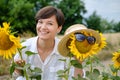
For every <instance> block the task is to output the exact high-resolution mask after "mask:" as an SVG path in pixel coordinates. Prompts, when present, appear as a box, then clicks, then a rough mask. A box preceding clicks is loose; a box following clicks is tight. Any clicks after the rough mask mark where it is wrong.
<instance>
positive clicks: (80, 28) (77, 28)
mask: <svg viewBox="0 0 120 80" xmlns="http://www.w3.org/2000/svg"><path fill="white" fill-rule="evenodd" d="M81 32H86V33H87V34H92V36H93V37H95V39H96V43H97V44H99V43H100V40H101V39H100V35H99V33H98V32H97V31H95V30H93V29H87V27H86V26H84V25H82V24H74V25H72V26H70V27H69V28H68V29H67V30H66V31H65V34H64V36H63V38H62V39H61V40H60V42H59V44H58V51H59V53H60V54H61V55H62V56H65V57H66V56H67V55H68V53H69V52H70V50H69V48H68V45H69V44H70V42H71V39H70V36H71V34H74V33H81Z"/></svg>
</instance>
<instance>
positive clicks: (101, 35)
mask: <svg viewBox="0 0 120 80" xmlns="http://www.w3.org/2000/svg"><path fill="white" fill-rule="evenodd" d="M100 37H101V42H100V44H99V45H98V46H99V47H98V49H97V50H98V51H100V50H101V49H102V48H104V47H105V46H106V44H107V43H106V38H105V37H103V34H102V33H100Z"/></svg>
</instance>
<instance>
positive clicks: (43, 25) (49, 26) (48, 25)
mask: <svg viewBox="0 0 120 80" xmlns="http://www.w3.org/2000/svg"><path fill="white" fill-rule="evenodd" d="M61 28H62V26H58V23H57V20H56V17H55V16H54V15H53V16H51V17H50V18H46V19H39V20H38V22H37V25H36V30H37V34H38V37H39V39H42V40H50V39H54V37H55V36H56V34H57V33H59V32H60V31H61Z"/></svg>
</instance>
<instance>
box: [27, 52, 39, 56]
mask: <svg viewBox="0 0 120 80" xmlns="http://www.w3.org/2000/svg"><path fill="white" fill-rule="evenodd" d="M25 54H27V56H31V55H34V54H38V53H34V52H31V51H26V52H25Z"/></svg>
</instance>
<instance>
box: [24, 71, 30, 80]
mask: <svg viewBox="0 0 120 80" xmlns="http://www.w3.org/2000/svg"><path fill="white" fill-rule="evenodd" d="M24 76H25V78H26V80H29V79H28V75H27V72H26V70H24Z"/></svg>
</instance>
